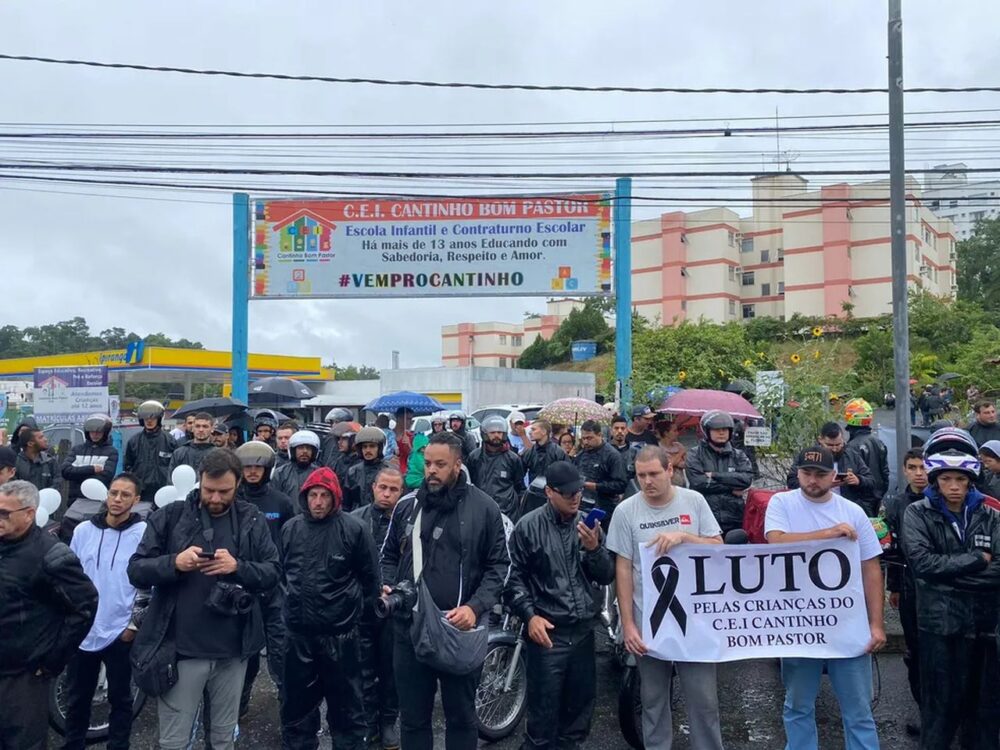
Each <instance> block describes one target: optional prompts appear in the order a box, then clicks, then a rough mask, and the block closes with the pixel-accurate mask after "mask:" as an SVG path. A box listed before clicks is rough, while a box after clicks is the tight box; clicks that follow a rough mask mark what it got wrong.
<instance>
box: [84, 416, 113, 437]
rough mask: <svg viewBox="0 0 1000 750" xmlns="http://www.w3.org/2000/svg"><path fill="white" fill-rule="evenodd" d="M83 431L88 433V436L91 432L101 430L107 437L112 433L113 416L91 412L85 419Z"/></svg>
mask: <svg viewBox="0 0 1000 750" xmlns="http://www.w3.org/2000/svg"><path fill="white" fill-rule="evenodd" d="M83 431H84V432H86V433H88V437H90V435H89V433H91V432H100V433H103V435H104V438H106V437H107V436H108V435H109V434H110V433H111V417H109V416H108V415H107V414H91V415H90V416H89V417H87V418H86V419H85V420H84V421H83ZM104 438H102V439H104Z"/></svg>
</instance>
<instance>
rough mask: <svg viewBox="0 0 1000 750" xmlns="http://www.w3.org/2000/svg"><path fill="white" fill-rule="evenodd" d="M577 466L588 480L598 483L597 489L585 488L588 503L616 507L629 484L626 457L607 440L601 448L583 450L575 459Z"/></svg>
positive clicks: (606, 507) (584, 494)
mask: <svg viewBox="0 0 1000 750" xmlns="http://www.w3.org/2000/svg"><path fill="white" fill-rule="evenodd" d="M573 463H574V464H576V468H577V469H579V470H580V473H581V474H583V478H584V480H585V481H587V482H593V483H594V484H596V485H597V491H596V492H594V491H592V490H584V491H583V497H584V500H585V501H589V502H588V505H591V506H592V505H594V504H595V502H596V504H597V505H598V506H600V507H602V508H604V509H605V510H607V509H608V508H614V506H615V504H616V503H617V502H618V498H619V497H620V496H621V494H622V493H623V492H625V488H626V487H627V486H628V473H627V471H626V467H625V459H624V458H622V456H621V453H619V452H618V450H617V449H616V448H614V446H612V445H611V444H610V443H608V442H607V441H605V442H603V443H601V445H600V447H599V448H594V449H593V450H582V451H580V452H579V453H578V454H577V455H576V457H575V458H574V459H573Z"/></svg>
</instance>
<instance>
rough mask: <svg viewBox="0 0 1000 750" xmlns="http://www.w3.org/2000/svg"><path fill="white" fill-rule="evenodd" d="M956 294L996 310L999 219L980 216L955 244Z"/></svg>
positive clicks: (999, 273)
mask: <svg viewBox="0 0 1000 750" xmlns="http://www.w3.org/2000/svg"><path fill="white" fill-rule="evenodd" d="M956 252H957V254H958V274H957V275H958V298H959V299H960V300H964V301H967V302H974V303H977V304H979V305H982V307H983V308H985V309H986V310H989V311H991V312H1000V219H983V220H981V221H979V222H977V223H976V229H975V232H974V233H973V235H972V236H971V237H969V238H968V239H967V240H961V241H960V242H959V243H958V244H957V246H956Z"/></svg>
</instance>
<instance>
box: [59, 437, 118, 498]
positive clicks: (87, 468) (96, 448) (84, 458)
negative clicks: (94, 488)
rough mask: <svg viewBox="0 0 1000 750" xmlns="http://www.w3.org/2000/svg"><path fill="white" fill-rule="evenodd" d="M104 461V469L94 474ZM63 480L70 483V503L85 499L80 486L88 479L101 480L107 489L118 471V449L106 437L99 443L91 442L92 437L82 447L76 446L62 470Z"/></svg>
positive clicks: (63, 464)
mask: <svg viewBox="0 0 1000 750" xmlns="http://www.w3.org/2000/svg"><path fill="white" fill-rule="evenodd" d="M101 459H104V469H102V470H101V472H100V473H97V474H95V473H94V466H95V464H97V463H99V462H100V460H101ZM60 471H61V473H62V477H63V479H65V480H67V481H68V482H69V501H70V502H71V503H72V502H73V501H74V500H77V499H79V498H81V497H83V492H81V491H80V485H81V484H83V483H84V481H85V480H87V479H99V480H100V481H101V482H102V483H103V484H104V486H105V487H110V486H111V480H112V479H114V478H115V472H117V471H118V449H117V448H115V446H114V445H112V444H111V438H110V437H108V436H105V437H104V439H103V440H101V442H99V443H94V442H91V440H90V437H89V436H88V437H87V440H86V441H85V442H83V443H81V444H80V445H74V446H73V447H72V448H71V449H70V451H69V453H68V454H66V458H65V460H64V461H63V462H62V468H61V469H60Z"/></svg>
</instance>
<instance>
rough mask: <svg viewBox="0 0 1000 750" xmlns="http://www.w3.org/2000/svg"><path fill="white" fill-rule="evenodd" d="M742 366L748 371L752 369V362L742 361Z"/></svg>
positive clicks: (748, 360)
mask: <svg viewBox="0 0 1000 750" xmlns="http://www.w3.org/2000/svg"><path fill="white" fill-rule="evenodd" d="M743 366H744V367H746V368H747V369H750V368H751V367H753V360H750V359H744V360H743Z"/></svg>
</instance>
